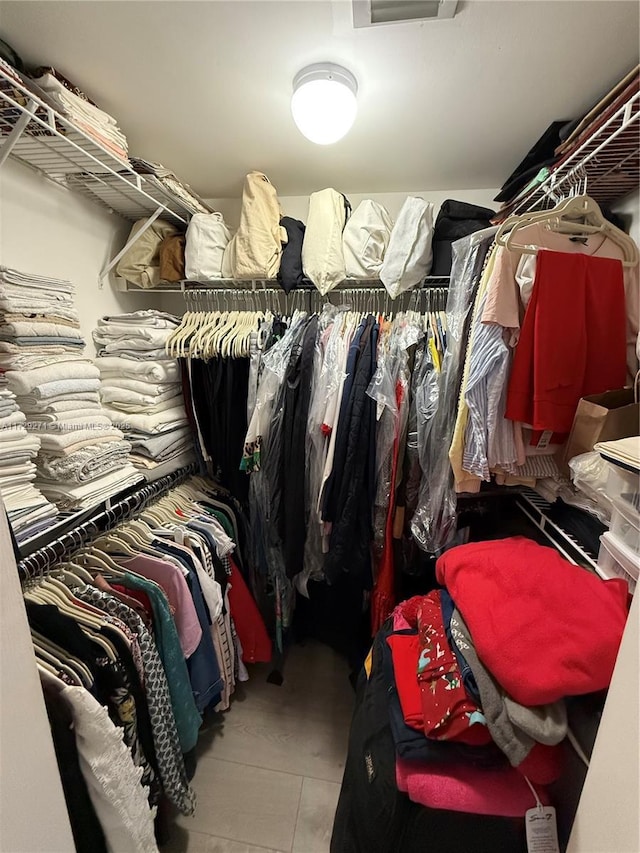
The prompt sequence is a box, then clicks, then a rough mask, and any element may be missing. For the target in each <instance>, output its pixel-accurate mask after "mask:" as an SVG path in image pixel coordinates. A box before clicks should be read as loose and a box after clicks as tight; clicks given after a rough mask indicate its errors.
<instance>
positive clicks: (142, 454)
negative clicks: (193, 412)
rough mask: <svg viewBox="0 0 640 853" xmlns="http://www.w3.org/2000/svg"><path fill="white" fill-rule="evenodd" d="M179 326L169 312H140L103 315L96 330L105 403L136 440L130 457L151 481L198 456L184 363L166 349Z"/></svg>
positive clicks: (131, 441)
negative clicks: (185, 388) (182, 370)
mask: <svg viewBox="0 0 640 853" xmlns="http://www.w3.org/2000/svg"><path fill="white" fill-rule="evenodd" d="M178 325H179V320H178V319H177V318H175V317H173V316H172V315H171V314H165V313H163V312H160V311H136V312H135V313H132V314H120V315H118V316H116V317H105V318H104V319H102V320H100V321H99V322H98V328H97V329H95V330H94V333H93V338H94V341H95V343H96V347H97V348H98V354H99V356H100V357H99V358H98V359H97V360H96V365H97V366H98V368H99V370H100V377H101V380H102V384H101V391H100V393H101V397H102V403H103V405H104V406H105V408H106V410H107V413H108V415H109V417H110V418H111V420H112V421H113V423H114V424H115V425H116V426H119V427H120V428H121V429H122V430H123V432H124V433H125V435H126V437H127V439H128V441H129V442H130V443H131V445H132V454H131V462H132V463H133V464H134V465H135V466H136V467H138V468H139V469H140V470H141V471H142V472H143V473H144V475H145V477H146V479H148V480H153V479H156V478H157V477H160V476H163V475H164V474H166V473H169V472H171V471H175V470H176V469H177V468H180V467H182V466H183V465H187V464H189V463H190V462H192V461H193V458H194V457H193V440H192V437H191V430H190V429H189V424H188V421H187V415H186V412H185V408H184V401H183V397H182V383H181V380H180V366H179V364H178V362H177V361H176V359H172V358H168V357H167V355H166V354H165V348H164V347H165V343H166V341H167V338H168V337H169V335H170V334H171V333H172V332H173V330H174V329H176V328H177V326H178Z"/></svg>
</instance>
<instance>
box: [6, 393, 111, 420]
mask: <svg viewBox="0 0 640 853" xmlns="http://www.w3.org/2000/svg"><path fill="white" fill-rule="evenodd" d="M88 398H90V399H88ZM25 401H27V403H26V405H25ZM20 402H21V404H22V407H23V411H25V412H27V414H28V415H29V417H31V416H32V415H35V416H36V417H37V416H40V415H45V414H60V413H62V412H72V411H74V410H77V409H78V408H79V407H82V410H83V411H85V412H86V411H88V410H89V411H92V412H94V411H98V412H99V411H100V410H101V409H102V406H101V405H100V396H99V395H98V393H97V392H95V393H92V394H90V393H89V392H87V393H86V394H80V395H78V396H76V395H75V394H70V395H69V396H68V397H64V398H60V399H57V398H55V399H49V400H39V401H37V402H36V401H35V398H33V400H32V399H31V397H21V398H20Z"/></svg>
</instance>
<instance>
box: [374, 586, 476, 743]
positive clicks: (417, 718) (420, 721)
mask: <svg viewBox="0 0 640 853" xmlns="http://www.w3.org/2000/svg"><path fill="white" fill-rule="evenodd" d="M429 604H430V600H429V598H428V597H427V596H415V597H414V598H411V599H409V600H408V601H405V602H402V604H400V605H398V608H397V609H396V612H399V611H402V616H403V617H404V618H405V619H406V620H407V622H408V624H409V625H411V626H412V627H416V626H417V621H418V614H419V612H420V611H421V609H422V607H423V606H426V607H428V606H429ZM439 610H440V607H439V604H438V611H439ZM435 615H436V617H437V615H438V614H437V613H436V614H435ZM394 623H395V620H394ZM440 624H442V621H441V617H440ZM439 640H440V643H441V646H442V648H445V647H446V648H447V649H448V653H447V656H451V657H452V653H451V650H450V649H449V643H448V640H447V637H446V634H445V633H444V628H442V633H441V635H439ZM387 643H388V645H389V647H390V649H391V654H392V657H393V673H394V677H395V682H396V689H397V691H398V699H399V700H400V707H401V708H402V716H403V717H404V721H405V723H406V724H407V725H408V726H410V727H411V728H412V729H416V730H417V731H420V732H423V733H425V734H426V736H427V737H429V738H431V739H432V740H452V741H456V742H458V743H466V744H471V745H473V746H483V745H485V744H487V743H489V742H490V741H491V735H490V734H489V730H488V729H487V727H486V726H485V725H481V724H479V723H474V724H473V725H470V724H469V716H468V714H473V712H474V711H477V710H478V708H477V706H476V705H474V704H473V703H472V702H470V701H469V700H468V698H467V696H466V693H465V691H464V687H462V686H460V690H459V691H452V690H450V689H449V688H448V687H447V688H445V687H444V686H443V689H442V690H439V691H438V695H437V696H436V694H435V693H432V692H431V690H430V684H431V683H435V682H436V681H438V679H437V678H434V679H432V680H431V681H430V682H427V681H423V682H422V683H421V682H420V680H419V678H418V661H419V658H420V653H421V652H422V650H423V647H422V644H421V641H420V636H419V635H418V634H392V635H391V636H389V637H387ZM452 663H453V662H452ZM456 666H457V664H456ZM424 674H425V676H426V672H425V673H424ZM458 679H459V672H458ZM443 685H444V682H443ZM465 700H466V701H465ZM443 717H445V719H444V720H442V718H443ZM434 721H436V722H439V721H442V726H441V727H440V726H434V725H433V723H434Z"/></svg>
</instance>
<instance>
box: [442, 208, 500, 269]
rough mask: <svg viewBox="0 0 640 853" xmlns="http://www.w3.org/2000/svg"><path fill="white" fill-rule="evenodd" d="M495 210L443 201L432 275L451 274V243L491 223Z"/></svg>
mask: <svg viewBox="0 0 640 853" xmlns="http://www.w3.org/2000/svg"><path fill="white" fill-rule="evenodd" d="M493 216H495V211H493V210H490V209H489V208H488V207H478V206H477V205H475V204H467V203H466V202H464V201H453V200H452V199H447V200H446V201H445V202H443V203H442V207H441V208H440V211H439V212H438V217H437V219H436V224H435V227H434V229H433V264H432V266H431V275H450V274H451V260H452V258H451V244H452V243H454V242H455V241H456V240H459V239H460V238H461V237H466V236H467V235H469V234H473V233H474V232H475V231H481V230H482V229H483V228H488V227H489V226H490V225H491V218H492V217H493Z"/></svg>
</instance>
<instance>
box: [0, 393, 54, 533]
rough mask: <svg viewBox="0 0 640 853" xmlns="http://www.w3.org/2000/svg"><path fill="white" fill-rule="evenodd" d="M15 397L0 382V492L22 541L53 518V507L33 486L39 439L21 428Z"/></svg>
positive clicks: (9, 516)
mask: <svg viewBox="0 0 640 853" xmlns="http://www.w3.org/2000/svg"><path fill="white" fill-rule="evenodd" d="M25 421H26V418H25V416H24V414H23V413H22V412H21V411H20V409H19V408H18V404H17V403H16V398H15V395H14V394H13V393H12V392H11V391H9V390H8V388H7V387H6V382H5V380H4V377H2V380H0V493H1V494H2V500H3V501H4V505H5V509H6V510H7V516H8V518H9V523H10V525H11V528H12V530H13V532H14V534H15V537H16V539H17V541H18V542H19V543H20V542H24V541H25V540H26V539H30V538H31V537H32V536H36V535H37V534H38V533H41V532H42V531H43V530H45V529H46V528H47V527H49V526H50V525H51V524H52V523H53V521H54V520H55V518H56V515H57V510H56V508H55V506H53V504H51V503H49V501H48V500H47V499H46V498H45V497H44V495H43V494H42V493H41V492H40V491H39V490H38V489H37V488H36V487H35V486H34V485H33V481H34V480H35V477H36V466H35V465H34V462H33V460H34V458H35V455H36V453H37V452H38V450H39V448H40V442H39V440H38V439H37V438H36V437H35V436H33V435H29V433H28V432H27V430H26V429H25V426H24V424H25Z"/></svg>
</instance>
